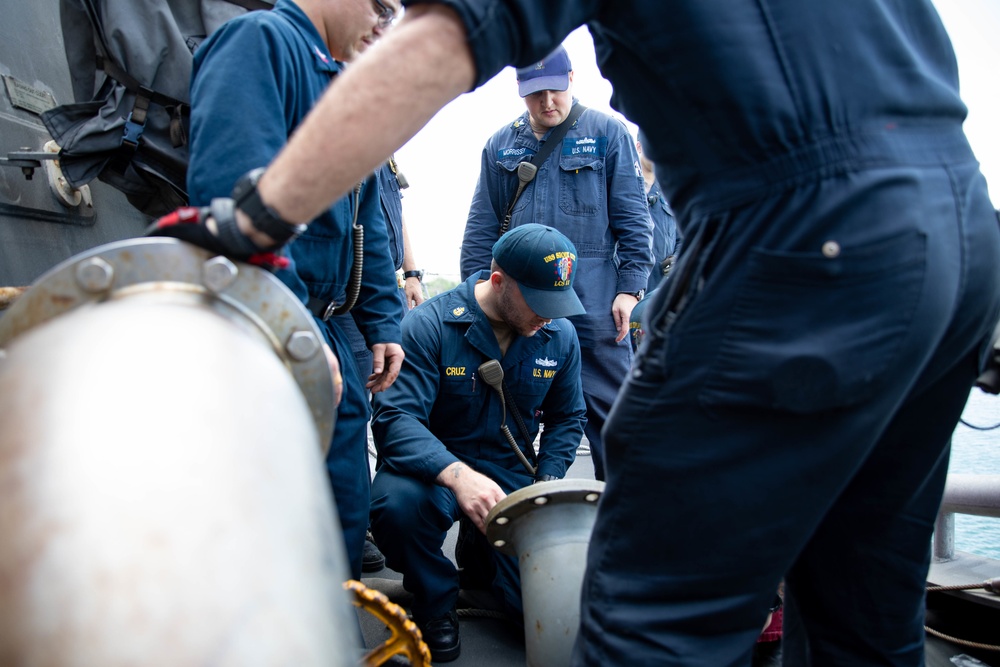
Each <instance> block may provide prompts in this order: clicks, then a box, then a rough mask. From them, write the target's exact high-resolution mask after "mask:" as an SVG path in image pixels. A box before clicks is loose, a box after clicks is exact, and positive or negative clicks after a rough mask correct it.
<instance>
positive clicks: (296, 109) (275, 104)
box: [188, 0, 400, 578]
mask: <svg viewBox="0 0 1000 667" xmlns="http://www.w3.org/2000/svg"><path fill="white" fill-rule="evenodd" d="M339 71H340V65H339V64H338V63H337V62H336V61H334V60H333V58H332V57H331V56H330V53H329V51H327V49H326V46H325V45H324V43H323V40H322V39H321V38H320V35H319V34H318V33H317V32H316V29H315V27H313V24H312V22H311V21H310V20H309V18H308V17H307V16H306V15H305V14H304V13H303V12H302V10H301V9H299V7H298V6H297V5H295V4H294V3H293V2H290V1H289V0H278V2H277V4H276V5H275V7H274V9H273V10H271V11H259V12H249V13H247V14H246V15H243V16H241V17H239V18H237V19H234V20H232V21H229V22H227V23H226V24H225V25H223V26H222V27H221V28H219V29H218V30H216V31H215V32H214V33H212V35H211V36H210V37H209V38H208V39H207V40H206V41H205V42H204V43H203V44H202V45H201V47H200V48H199V49H198V51H197V53H196V54H195V59H194V71H193V79H192V85H191V100H192V104H191V164H190V169H189V171H188V192H189V193H190V197H191V203H192V204H194V205H206V204H208V203H209V201H210V200H211V199H212V198H213V197H227V196H229V193H230V192H231V191H232V188H233V185H234V184H235V183H236V181H237V180H238V179H239V177H240V176H242V175H243V174H245V173H246V172H247V171H249V170H251V169H254V168H256V167H261V166H265V165H267V164H268V163H269V162H270V161H271V159H272V158H273V157H274V156H275V155H276V154H277V153H278V151H279V150H281V148H282V147H283V146H284V145H285V143H286V142H287V140H288V136H289V135H290V134H291V133H292V131H293V130H294V129H295V128H296V127H297V126H298V124H299V122H301V120H302V119H303V118H304V117H305V115H306V114H307V113H308V112H309V110H310V109H311V108H312V105H313V103H314V102H315V101H316V99H318V98H319V96H320V95H321V94H322V93H323V91H324V90H325V89H326V87H327V85H328V84H329V83H330V80H331V79H332V78H333V77H334V75H336V73H337V72H339ZM353 213H354V197H353V195H349V196H347V197H344V198H343V199H341V200H340V201H338V202H336V203H335V204H334V205H333V206H332V207H331V208H330V210H329V211H328V212H326V213H324V214H323V215H321V216H320V217H319V218H317V219H316V220H314V221H313V222H312V224H310V225H309V228H308V230H307V231H306V232H305V233H304V234H303V235H302V236H300V237H299V238H298V239H297V240H296V241H295V242H294V243H293V244H292V245H291V246H289V253H290V255H291V259H292V260H293V266H292V268H291V269H289V270H287V271H280V272H279V273H278V277H279V278H281V279H282V281H283V282H285V284H286V285H288V286H289V287H290V288H291V289H292V291H294V292H295V293H296V295H297V296H298V297H299V298H300V299H302V300H303V302H307V301H308V300H309V298H313V299H316V300H320V301H324V302H328V301H330V300H337V301H338V303H343V302H344V300H345V290H346V287H347V283H348V281H349V277H350V271H351V266H352V263H353V259H352V257H353V255H352V241H351V239H352V235H351V223H352V219H353ZM358 221H359V222H360V223H361V224H362V226H363V227H364V229H365V261H364V265H363V271H364V272H363V275H362V288H361V295H360V297H359V299H358V304H357V306H356V307H355V309H354V310H353V311H352V312H354V313H356V315H357V318H356V319H357V321H358V323H359V325H360V327H361V331H362V333H363V334H364V336H365V338H366V339H367V340H368V341H369V342H370V343H371V344H374V343H398V342H399V341H400V330H399V318H400V309H399V296H398V294H397V292H398V289H397V287H396V280H395V276H394V272H393V267H392V263H391V259H390V257H389V251H388V239H387V236H386V228H385V222H384V221H383V218H382V208H381V204H380V203H379V190H378V186H377V184H376V183H375V181H374V179H368V180H366V181H365V183H364V186H363V187H362V189H361V193H360V197H359V215H358ZM319 325H320V329H321V330H322V331H323V335H324V337H325V339H326V342H327V343H328V344H329V345H330V347H331V348H332V349H333V351H334V353H336V355H337V357H338V358H339V359H340V369H341V373H342V375H343V377H344V398H343V400H342V401H341V403H340V406H339V408H338V409H337V425H336V429H335V432H334V435H333V440H332V442H331V445H330V450H329V452H328V454H327V461H326V465H327V472H328V474H329V477H330V483H331V487H332V489H333V494H334V497H335V500H336V503H337V513H338V515H339V518H340V524H341V528H342V530H343V534H344V543H345V546H346V548H347V556H348V561H349V562H350V565H351V571H352V573H353V576H355V577H356V578H357V577H360V575H361V552H362V548H363V546H364V539H365V531H366V528H367V523H368V501H369V490H370V479H371V477H370V473H369V469H368V454H367V423H368V418H369V415H370V413H371V408H370V406H369V404H368V400H367V399H366V398H365V390H364V382H363V381H362V378H361V377H360V376H359V373H358V370H357V366H356V365H355V364H354V363H352V362H351V360H352V358H353V356H352V353H351V346H350V343H349V341H348V340H347V338H346V337H345V336H344V333H343V331H342V330H341V328H340V327H339V326H337V325H336V324H335V323H334V322H333V321H332V320H327V321H326V322H323V321H319Z"/></svg>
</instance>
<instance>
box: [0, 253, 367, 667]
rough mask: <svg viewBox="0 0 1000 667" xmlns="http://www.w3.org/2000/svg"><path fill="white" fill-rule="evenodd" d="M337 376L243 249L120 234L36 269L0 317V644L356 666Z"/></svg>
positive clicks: (310, 325)
mask: <svg viewBox="0 0 1000 667" xmlns="http://www.w3.org/2000/svg"><path fill="white" fill-rule="evenodd" d="M348 363H350V362H348ZM332 396H333V386H332V381H331V378H330V370H329V368H328V365H327V361H326V359H325V355H324V353H323V350H322V338H321V337H320V335H319V330H318V329H317V328H316V325H315V323H314V321H313V319H312V317H310V316H309V314H308V312H307V311H306V310H305V308H304V307H303V306H302V305H301V304H300V303H299V302H298V300H296V299H295V298H294V296H293V295H292V294H291V292H289V291H288V290H287V289H285V288H284V287H283V286H282V285H281V284H280V283H279V282H278V281H277V280H276V279H275V278H274V277H273V276H271V275H270V274H268V273H267V272H265V271H262V270H260V269H258V268H256V267H251V266H248V265H244V264H235V263H233V262H231V261H229V260H227V259H225V258H223V257H213V256H212V255H211V254H209V253H207V252H206V251H203V250H200V249H198V248H195V247H193V246H190V245H187V244H184V243H181V242H179V241H176V240H174V239H132V240H128V241H121V242H117V243H113V244H110V245H106V246H101V247H99V248H95V249H93V250H90V251H87V252H85V253H83V254H81V255H78V256H76V257H73V258H71V259H69V260H67V261H66V262H64V263H62V264H61V265H59V266H57V267H56V268H54V269H53V270H51V271H50V272H49V273H47V274H46V275H44V276H43V277H42V278H40V279H39V280H38V281H37V282H36V283H35V284H34V285H33V286H32V287H31V288H30V289H29V290H28V291H27V292H26V293H25V294H24V295H23V296H22V297H21V298H19V299H18V300H17V302H16V303H15V304H14V306H13V307H12V308H11V309H10V310H8V311H7V312H6V313H4V314H3V315H2V316H0V535H3V538H2V539H0V664H3V665H60V666H61V667H73V666H76V665H80V666H83V665H101V666H102V667H117V666H124V665H172V666H173V665H233V666H237V665H239V666H241V667H242V666H245V665H271V664H289V665H323V666H324V667H329V666H330V665H347V664H354V663H355V662H356V659H357V657H358V655H360V652H359V650H358V649H359V647H358V646H357V645H356V644H357V621H356V620H355V618H354V612H353V610H352V609H351V607H350V604H349V601H348V599H347V597H346V593H345V592H344V591H343V590H342V588H341V584H342V582H343V581H344V580H345V579H346V578H347V575H348V572H347V566H346V560H345V555H344V553H343V546H342V543H341V538H340V530H339V527H338V525H337V519H336V513H335V512H334V506H333V503H331V497H330V490H329V486H328V482H327V480H326V475H325V472H324V464H323V452H324V449H325V447H326V446H327V443H329V441H330V435H331V434H332V429H333V404H332Z"/></svg>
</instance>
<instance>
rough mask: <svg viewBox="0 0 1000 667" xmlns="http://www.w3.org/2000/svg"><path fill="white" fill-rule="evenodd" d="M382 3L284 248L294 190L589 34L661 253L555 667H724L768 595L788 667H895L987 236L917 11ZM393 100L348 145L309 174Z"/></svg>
mask: <svg viewBox="0 0 1000 667" xmlns="http://www.w3.org/2000/svg"><path fill="white" fill-rule="evenodd" d="M407 5H408V7H409V8H408V10H407V13H406V17H405V18H404V20H403V24H402V25H401V26H400V27H399V29H398V30H397V31H395V32H394V34H393V35H391V36H390V37H389V38H388V39H387V40H385V42H383V44H382V45H380V48H379V49H377V50H375V51H373V52H372V53H371V54H370V56H369V57H368V58H367V59H366V63H365V65H366V69H365V71H363V72H358V76H357V77H356V78H354V79H353V80H351V81H347V80H346V79H345V80H344V81H341V82H340V83H341V84H344V85H338V86H334V87H333V89H331V90H330V92H329V93H328V97H327V99H326V100H325V102H326V103H327V104H325V105H324V106H323V108H322V109H318V111H322V113H321V114H320V115H318V116H317V117H316V118H315V119H314V120H315V122H314V124H313V125H312V128H313V131H311V132H308V133H304V134H300V135H298V136H297V137H294V138H293V140H292V142H291V143H290V144H289V146H288V149H287V150H286V151H285V154H283V156H281V157H279V159H278V160H277V161H276V162H275V164H274V166H273V167H272V170H270V171H269V172H268V174H266V175H265V178H264V179H262V180H261V188H260V192H261V196H262V199H263V201H265V202H267V203H268V204H269V205H271V206H274V207H276V209H277V210H278V211H279V212H280V213H281V214H282V215H284V216H286V218H285V219H287V220H291V221H300V219H301V218H302V213H303V212H305V211H309V210H311V208H312V207H315V206H317V205H319V204H321V203H322V202H323V201H324V200H325V196H324V188H326V189H327V191H329V188H331V187H332V188H333V192H343V191H346V190H347V188H349V187H350V182H349V180H348V178H347V177H346V175H345V176H342V177H338V178H336V179H332V180H333V181H335V182H330V181H326V182H323V183H322V184H321V185H322V187H320V186H319V185H320V184H315V185H314V186H311V187H310V186H304V187H302V188H295V187H291V185H290V184H292V183H294V180H293V179H292V178H290V175H291V174H292V173H294V170H295V168H296V167H298V166H299V165H300V164H303V163H306V162H309V163H314V162H320V163H321V164H325V163H326V162H330V163H333V162H334V161H338V162H344V161H347V162H350V161H351V160H358V161H360V163H361V165H367V164H373V163H374V162H375V161H376V160H378V159H380V158H381V157H383V154H388V153H389V152H390V151H391V150H393V149H394V148H396V146H397V144H399V143H400V142H402V141H404V140H405V138H406V137H405V136H403V135H406V134H408V133H409V132H412V131H415V128H417V127H420V125H421V122H423V121H426V119H427V118H429V117H430V115H431V114H433V113H434V112H435V111H436V110H437V109H439V108H440V107H441V106H443V105H444V104H445V103H447V102H448V101H449V100H450V99H451V98H452V97H454V96H455V95H457V94H459V91H461V90H463V89H465V90H468V89H471V88H473V87H476V86H478V85H481V84H483V83H485V82H486V81H488V80H489V79H490V78H492V77H493V76H494V75H495V74H496V73H497V72H499V71H500V70H501V69H502V68H503V67H505V66H507V65H509V64H515V65H517V66H525V65H528V64H530V63H532V62H536V61H537V60H538V59H539V58H542V57H544V55H545V54H546V53H548V52H550V51H551V49H553V48H554V47H556V46H557V45H558V44H559V43H560V42H561V41H562V40H563V39H564V38H565V36H566V35H567V34H568V33H569V32H570V31H571V30H573V29H575V28H577V27H578V26H580V25H583V24H587V26H588V28H589V30H590V32H591V34H592V35H593V37H594V42H595V51H596V53H597V56H598V63H599V64H600V67H601V70H602V72H603V73H604V75H605V76H606V77H607V78H608V79H609V80H610V81H611V83H612V85H613V86H614V96H613V98H612V103H613V104H614V105H615V106H616V107H617V108H618V109H619V110H620V111H622V113H624V114H625V115H626V116H627V117H628V118H629V119H631V120H632V121H633V122H635V123H637V124H638V125H639V127H640V128H641V130H642V132H643V135H644V139H643V149H644V150H645V151H646V153H647V154H648V155H649V157H650V158H651V159H652V160H653V162H654V163H655V164H656V165H657V177H658V178H657V180H658V181H659V183H660V186H661V187H662V188H663V192H664V194H665V195H666V197H667V199H668V200H669V201H670V204H671V207H672V208H673V210H674V213H675V214H676V215H677V222H678V226H679V228H680V231H681V233H682V234H683V235H684V244H685V247H684V250H683V252H682V253H681V254H682V256H681V259H680V262H679V264H678V265H677V266H676V267H675V268H674V270H673V272H672V275H671V278H670V280H669V281H668V283H667V285H666V287H668V289H663V288H661V289H660V290H658V291H659V293H660V294H659V296H658V297H657V298H656V299H654V300H652V301H651V302H650V304H649V306H648V308H647V311H646V319H645V322H646V324H647V326H646V327H645V338H644V340H643V343H642V348H641V351H640V354H639V358H638V360H637V364H636V368H635V369H634V370H633V373H632V376H631V377H630V379H629V380H628V381H627V382H626V384H625V385H624V386H623V388H622V390H621V392H620V394H619V396H618V399H617V400H616V403H615V407H614V408H613V410H612V413H611V415H610V417H609V419H608V422H607V424H606V426H605V429H604V437H605V439H606V443H607V447H606V454H607V458H606V461H607V487H606V489H605V493H604V494H603V496H602V498H601V502H600V506H599V509H598V515H597V522H596V524H595V527H594V532H593V535H592V539H591V544H590V550H589V554H588V564H587V572H586V575H585V579H584V583H583V596H582V609H581V611H582V615H581V628H580V634H579V635H578V638H577V644H576V648H575V652H574V658H573V662H574V664H577V665H612V664H620V663H622V662H623V661H627V662H628V663H629V664H636V665H684V666H685V667H691V666H699V667H700V666H705V667H726V666H743V665H747V664H748V663H749V662H750V656H751V652H752V648H753V645H754V642H755V639H756V638H757V636H758V634H759V632H760V627H761V625H762V624H763V621H764V619H765V618H766V615H767V613H768V609H769V607H770V604H771V601H772V599H773V595H774V591H775V589H776V588H777V586H778V582H779V581H780V580H781V579H782V577H783V576H784V577H785V578H786V579H785V580H786V585H785V605H786V606H785V617H784V622H785V626H784V630H785V642H784V644H785V646H784V651H785V656H786V658H785V662H786V663H787V664H793V665H812V666H813V667H823V666H827V665H834V666H844V667H848V666H849V667H858V666H868V665H893V666H900V667H904V666H905V667H918V666H920V665H922V664H923V660H924V655H923V651H924V629H923V620H924V611H925V610H924V586H925V580H926V574H927V569H928V564H929V560H930V538H931V534H932V532H933V525H934V520H935V517H936V515H937V511H938V508H939V506H940V501H941V497H942V493H943V489H944V484H945V479H946V475H947V468H948V458H949V444H948V443H949V440H950V436H951V433H952V431H953V430H954V428H955V425H956V424H957V422H958V419H959V417H960V415H961V412H962V409H963V407H964V405H965V402H966V399H967V396H968V392H969V389H970V387H971V386H972V384H973V381H974V380H975V378H976V376H977V374H978V373H979V372H980V371H981V370H982V368H983V366H984V362H985V360H986V358H987V354H988V352H989V351H990V348H991V340H990V339H991V336H992V333H993V330H994V326H995V324H996V322H997V319H998V317H1000V228H998V223H997V217H996V213H995V210H994V207H993V205H992V203H991V201H990V198H989V194H988V192H987V187H986V182H985V179H984V178H983V175H982V174H981V173H980V170H979V165H978V162H977V161H976V159H975V156H974V154H973V152H972V149H971V147H970V146H969V143H968V141H967V139H966V137H965V134H964V132H963V130H962V122H963V120H964V119H965V116H966V107H965V105H964V104H963V103H962V101H961V99H960V97H959V93H958V90H959V87H958V72H957V65H956V61H955V55H954V52H953V49H952V46H951V43H950V41H949V39H948V36H947V34H946V32H945V29H944V26H943V25H942V23H941V20H940V18H939V17H938V15H937V13H936V12H935V10H934V7H933V5H932V3H931V2H930V0H906V1H903V2H901V1H895V0H864V1H862V0H845V1H843V2H802V1H801V0H675V1H672V2H665V1H662V0H545V1H544V2H541V1H539V0H493V1H491V2H483V1H482V0H411V1H410V2H408V3H407ZM441 5H446V7H444V6H441ZM402 60H405V61H406V67H403V68H401V69H400V70H399V71H398V72H396V73H395V74H392V73H391V72H389V70H391V65H393V64H395V63H399V62H400V61H402ZM390 91H391V93H390ZM390 95H395V96H403V97H404V98H405V99H406V101H407V103H406V105H405V106H403V105H396V106H393V107H391V108H384V109H383V113H381V114H376V116H375V118H370V117H368V116H366V119H365V120H366V123H368V124H369V125H370V127H371V128H372V130H371V131H370V132H361V131H360V130H361V128H360V127H358V128H352V129H354V130H355V134H353V135H351V134H346V133H345V134H344V135H343V136H340V137H337V138H332V139H331V140H329V141H324V142H323V143H322V145H321V146H319V147H314V143H316V142H318V141H319V140H320V139H321V138H322V137H324V136H325V135H323V131H324V130H326V131H330V130H332V128H336V127H337V124H338V123H341V122H345V121H347V120H349V119H350V118H352V117H355V116H357V115H359V114H360V112H359V109H358V108H357V107H362V108H364V109H365V110H368V109H369V108H370V107H371V105H370V103H369V102H370V100H372V99H386V98H388V97H389V96H390ZM352 104H353V105H354V106H353V107H352V106H351V105H352ZM342 105H348V106H347V108H343V106H342ZM405 119H409V120H410V126H409V127H410V128H411V129H410V130H407V131H406V132H403V131H400V132H398V133H397V134H395V135H391V136H385V132H384V128H386V127H398V126H397V125H396V124H397V123H399V122H402V121H403V120H405ZM322 155H326V156H328V157H327V158H326V161H325V162H324V160H322V159H320V157H321V156H322ZM775 508H779V510H778V511H775Z"/></svg>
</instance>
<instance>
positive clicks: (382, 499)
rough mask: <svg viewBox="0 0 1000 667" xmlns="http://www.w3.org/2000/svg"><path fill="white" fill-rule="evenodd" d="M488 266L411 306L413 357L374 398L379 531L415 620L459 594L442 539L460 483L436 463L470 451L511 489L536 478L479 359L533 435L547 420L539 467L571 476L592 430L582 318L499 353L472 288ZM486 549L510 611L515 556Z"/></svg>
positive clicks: (444, 607) (408, 330) (556, 323)
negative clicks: (493, 368) (492, 363)
mask: <svg viewBox="0 0 1000 667" xmlns="http://www.w3.org/2000/svg"><path fill="white" fill-rule="evenodd" d="M488 277H489V272H488V271H484V272H481V273H480V274H477V275H475V276H472V277H470V278H469V279H468V280H466V281H465V282H464V283H462V284H461V285H459V286H458V287H456V288H455V289H453V290H449V291H447V292H444V293H443V294H439V295H438V296H436V297H434V298H432V299H428V300H427V301H425V302H424V303H423V304H421V305H420V306H418V307H417V308H414V309H413V310H412V311H410V314H409V315H407V316H406V318H405V319H404V320H403V350H404V352H405V353H406V363H405V364H404V366H403V370H402V371H401V372H400V374H399V378H398V379H397V380H396V382H395V383H394V384H393V385H392V386H391V387H390V388H389V389H388V390H386V391H384V392H382V393H380V394H376V395H375V397H374V404H375V416H374V418H373V421H372V431H373V433H374V435H375V441H376V443H377V444H378V446H379V452H380V453H381V454H382V457H383V459H382V461H383V465H382V467H380V468H379V470H378V472H377V473H376V474H375V480H374V482H373V484H372V533H373V534H374V536H375V541H376V542H377V543H378V545H379V548H380V549H381V550H382V553H384V554H385V558H386V564H387V565H388V566H389V567H391V568H392V569H394V570H396V571H398V572H401V573H403V585H404V586H405V588H406V590H408V591H410V592H412V593H413V595H414V600H413V605H412V611H413V615H414V618H416V619H417V620H418V622H423V621H426V620H429V619H432V618H436V617H438V616H441V615H442V614H444V613H446V612H448V611H449V610H450V609H452V608H453V607H454V606H455V601H456V599H457V597H458V589H459V580H458V571H457V570H456V569H455V566H454V565H453V564H452V562H451V561H450V560H449V559H448V557H447V556H445V555H444V554H443V553H442V551H441V547H442V545H443V544H444V540H445V535H446V534H447V532H448V530H449V529H450V528H451V526H452V524H454V523H455V521H457V520H458V519H459V518H461V516H462V510H461V509H460V508H459V506H458V501H457V500H456V498H455V494H454V493H452V491H451V490H450V489H448V488H446V487H444V486H439V485H437V484H436V483H435V479H436V478H437V476H438V474H439V473H440V472H441V471H442V470H444V469H445V468H447V467H448V466H449V465H451V464H452V463H455V462H457V461H462V462H463V463H465V464H466V465H468V466H469V467H470V468H472V469H474V470H476V471H478V472H480V473H482V474H483V475H486V476H487V477H489V478H491V479H492V480H493V481H495V482H496V483H497V484H498V485H499V486H500V488H501V489H503V490H504V492H505V493H508V494H509V493H511V492H513V491H515V490H517V489H519V488H522V487H524V486H528V485H529V484H531V483H532V482H533V481H534V479H533V478H532V476H531V475H530V474H529V473H528V471H527V470H526V469H525V468H524V467H522V464H521V463H520V461H519V460H518V458H517V456H516V455H515V454H514V452H513V451H512V450H511V448H510V445H509V444H507V441H506V440H505V438H504V436H503V435H502V433H501V431H500V425H501V423H502V422H501V420H502V418H503V405H502V403H501V399H500V397H499V394H498V393H497V392H495V391H494V390H493V389H492V388H491V387H490V386H489V385H487V384H486V383H485V382H483V381H482V379H477V374H478V368H479V365H480V364H482V363H483V362H484V361H487V360H489V359H498V360H500V362H501V365H502V367H503V373H504V381H505V382H506V383H507V385H508V387H509V389H510V392H511V394H512V395H513V396H514V402H516V404H517V406H516V407H517V411H518V412H519V413H520V415H521V417H522V418H523V419H524V423H525V426H526V427H527V430H528V432H529V435H530V437H531V441H532V442H533V441H534V439H535V437H536V436H537V434H538V430H539V425H540V424H541V423H544V424H545V428H544V430H543V432H542V437H541V441H540V445H539V451H538V473H537V474H538V475H539V476H542V475H551V476H552V477H556V478H561V477H563V476H565V474H566V470H567V468H569V466H570V464H571V463H572V462H573V459H574V457H575V455H576V448H577V447H578V446H579V444H580V439H581V437H582V436H583V426H584V422H585V421H586V418H585V414H586V407H585V405H584V401H583V390H582V388H581V386H580V345H579V342H578V341H577V337H576V335H575V333H574V331H573V325H572V324H570V322H569V321H568V320H564V319H557V320H553V321H552V322H550V323H549V324H547V325H545V326H544V327H542V329H540V330H539V331H538V332H537V333H535V335H533V336H529V337H525V336H515V337H514V340H513V342H512V343H511V344H510V347H509V348H508V349H507V353H506V354H505V355H503V357H502V358H501V353H500V347H499V345H498V344H497V338H496V334H495V333H494V332H493V329H492V327H491V326H490V323H489V321H488V320H487V319H486V316H485V315H484V314H483V311H482V310H481V309H480V308H479V304H478V303H477V301H476V298H475V296H474V294H473V289H474V286H475V284H476V282H477V281H478V280H483V279H487V278H488ZM513 410H514V406H513V405H510V404H508V405H507V406H506V411H507V412H506V423H507V425H508V427H509V428H510V431H511V433H512V434H514V437H515V438H516V439H517V441H518V443H519V445H520V446H521V448H522V450H523V451H525V452H527V451H528V449H527V448H528V447H530V446H531V445H530V444H526V443H525V442H524V439H523V438H522V437H521V435H520V430H519V429H518V428H517V427H516V426H515V423H514V418H513V416H512V411H513ZM487 553H490V554H491V555H492V559H493V563H494V564H495V566H496V571H495V575H494V580H493V589H494V592H495V593H496V594H497V595H498V596H500V598H501V599H503V600H504V601H505V604H506V606H507V608H508V610H509V611H510V612H513V613H520V612H521V588H520V576H519V573H518V565H517V559H516V558H513V557H510V556H505V555H503V554H501V553H500V552H497V551H492V550H489V551H488V552H487Z"/></svg>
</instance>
